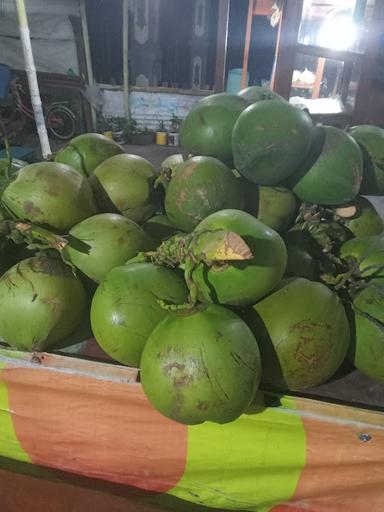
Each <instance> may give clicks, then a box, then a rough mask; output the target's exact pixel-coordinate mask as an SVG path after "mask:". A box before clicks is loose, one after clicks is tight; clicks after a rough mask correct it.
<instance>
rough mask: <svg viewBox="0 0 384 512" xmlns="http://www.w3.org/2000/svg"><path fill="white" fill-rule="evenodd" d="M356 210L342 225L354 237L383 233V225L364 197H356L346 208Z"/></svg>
mask: <svg viewBox="0 0 384 512" xmlns="http://www.w3.org/2000/svg"><path fill="white" fill-rule="evenodd" d="M349 206H351V207H353V208H356V213H355V214H354V215H353V216H352V217H349V218H346V219H344V221H343V222H344V225H345V226H346V227H347V228H348V229H349V230H350V231H351V232H352V233H353V234H354V235H355V236H356V237H364V236H374V235H379V234H380V233H382V232H383V229H384V223H383V221H382V219H381V217H380V215H379V214H378V213H377V211H376V208H375V207H374V206H373V204H372V203H371V202H370V201H368V199H366V198H365V197H360V196H359V197H356V199H354V200H353V201H352V202H351V203H350V204H348V205H346V207H349ZM336 213H337V211H336Z"/></svg>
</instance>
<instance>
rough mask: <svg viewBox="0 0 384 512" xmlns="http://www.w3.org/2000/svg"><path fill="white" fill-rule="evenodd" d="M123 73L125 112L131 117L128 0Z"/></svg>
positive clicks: (125, 5) (124, 20) (124, 8)
mask: <svg viewBox="0 0 384 512" xmlns="http://www.w3.org/2000/svg"><path fill="white" fill-rule="evenodd" d="M123 74H124V113H125V118H126V119H129V118H130V112H129V71H128V0H123Z"/></svg>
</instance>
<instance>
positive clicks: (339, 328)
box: [245, 278, 350, 391]
mask: <svg viewBox="0 0 384 512" xmlns="http://www.w3.org/2000/svg"><path fill="white" fill-rule="evenodd" d="M245 319H246V321H247V323H248V325H249V326H250V328H251V329H252V331H253V333H254V334H255V336H256V338H257V340H258V342H259V347H260V353H261V361H262V368H263V374H262V381H263V382H264V383H265V384H267V385H269V386H272V387H274V388H277V389H284V390H285V389H289V390H292V391H301V390H304V389H306V388H309V387H312V386H317V385H320V384H322V383H324V382H326V381H327V380H328V379H330V378H331V377H332V376H333V375H334V374H335V373H336V371H337V370H338V368H339V367H340V365H341V364H342V362H343V361H344V359H345V357H346V354H347V350H348V347H349V340H350V329H349V324H348V320H347V316H346V313H345V310H344V307H343V305H342V303H341V301H340V299H339V298H338V296H337V295H336V294H335V293H333V292H332V291H331V290H330V289H329V288H328V287H327V286H325V285H323V284H321V283H314V282H311V281H308V280H307V279H302V278H293V279H287V280H286V281H283V282H282V283H281V285H280V286H279V287H278V289H277V290H276V291H275V292H274V293H272V294H271V295H268V297H266V298H264V299H263V300H261V301H260V302H258V303H257V304H255V305H254V306H253V307H252V308H249V310H248V311H247V313H246V315H245Z"/></svg>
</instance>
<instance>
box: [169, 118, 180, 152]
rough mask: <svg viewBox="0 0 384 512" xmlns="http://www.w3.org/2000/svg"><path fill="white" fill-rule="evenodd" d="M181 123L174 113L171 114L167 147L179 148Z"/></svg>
mask: <svg viewBox="0 0 384 512" xmlns="http://www.w3.org/2000/svg"><path fill="white" fill-rule="evenodd" d="M182 122H183V121H182V120H181V119H180V117H177V116H176V115H175V113H174V112H173V113H172V117H171V129H170V131H169V135H168V145H169V146H179V144H180V128H181V123H182Z"/></svg>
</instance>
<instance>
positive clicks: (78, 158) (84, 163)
mask: <svg viewBox="0 0 384 512" xmlns="http://www.w3.org/2000/svg"><path fill="white" fill-rule="evenodd" d="M120 153H124V150H123V148H122V147H121V146H120V145H119V144H117V143H116V142H114V141H113V140H111V139H109V138H108V137H105V136H104V135H101V134H99V133H83V134H81V135H78V136H77V137H75V138H74V139H72V140H71V141H70V142H69V143H68V144H67V145H66V146H65V147H64V148H62V149H60V150H59V151H58V152H57V153H56V155H55V162H59V163H62V164H67V165H70V166H71V167H72V168H73V169H75V170H76V171H78V172H79V173H80V174H81V175H83V176H89V175H91V174H92V172H93V170H94V169H95V168H96V167H97V166H98V165H99V164H101V162H104V160H106V159H107V158H110V157H111V156H114V155H118V154H120Z"/></svg>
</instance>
